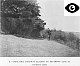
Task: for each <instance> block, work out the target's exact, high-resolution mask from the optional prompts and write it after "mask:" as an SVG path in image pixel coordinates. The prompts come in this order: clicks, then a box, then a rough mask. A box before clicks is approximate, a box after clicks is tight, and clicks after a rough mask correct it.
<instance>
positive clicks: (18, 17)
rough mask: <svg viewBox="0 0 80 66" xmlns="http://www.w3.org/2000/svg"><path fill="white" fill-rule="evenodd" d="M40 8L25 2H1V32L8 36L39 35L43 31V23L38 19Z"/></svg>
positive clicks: (16, 0)
mask: <svg viewBox="0 0 80 66" xmlns="http://www.w3.org/2000/svg"><path fill="white" fill-rule="evenodd" d="M39 8H40V6H38V4H37V3H34V4H31V3H28V1H25V0H21V1H20V0H5V1H3V0H2V1H1V11H2V12H1V18H2V21H1V24H2V30H3V31H4V32H7V33H10V34H21V35H31V34H32V35H33V34H34V35H36V32H37V31H38V32H37V33H38V35H39V32H40V31H41V30H43V29H44V25H45V23H44V21H43V20H42V19H40V18H39V16H41V15H40V10H39Z"/></svg>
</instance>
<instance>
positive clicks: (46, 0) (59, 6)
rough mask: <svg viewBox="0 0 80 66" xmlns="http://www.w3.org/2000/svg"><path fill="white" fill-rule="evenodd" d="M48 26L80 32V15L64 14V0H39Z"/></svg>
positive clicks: (42, 14)
mask: <svg viewBox="0 0 80 66" xmlns="http://www.w3.org/2000/svg"><path fill="white" fill-rule="evenodd" d="M38 2H39V5H40V6H41V8H42V9H41V18H42V19H43V20H45V22H46V23H47V25H46V26H45V27H46V28H50V29H54V28H56V29H57V30H60V29H61V30H64V31H73V32H80V16H66V17H65V16H64V0H38Z"/></svg>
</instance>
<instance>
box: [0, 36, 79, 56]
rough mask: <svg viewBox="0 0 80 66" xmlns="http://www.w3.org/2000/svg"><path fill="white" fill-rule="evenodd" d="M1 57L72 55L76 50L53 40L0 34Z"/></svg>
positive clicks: (75, 54) (75, 53)
mask: <svg viewBox="0 0 80 66" xmlns="http://www.w3.org/2000/svg"><path fill="white" fill-rule="evenodd" d="M0 40H1V41H0V56H2V57H74V56H77V55H78V52H77V51H76V50H73V49H71V48H69V47H68V46H65V45H62V44H60V43H57V42H55V41H48V40H46V39H45V40H32V39H25V38H18V37H15V36H12V35H0Z"/></svg>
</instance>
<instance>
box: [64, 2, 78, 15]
mask: <svg viewBox="0 0 80 66" xmlns="http://www.w3.org/2000/svg"><path fill="white" fill-rule="evenodd" d="M65 9H66V10H67V11H68V12H70V13H75V12H76V11H78V10H79V6H78V5H77V4H75V3H70V4H68V5H67V6H66V7H65Z"/></svg>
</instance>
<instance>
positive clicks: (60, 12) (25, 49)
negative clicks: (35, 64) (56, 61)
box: [0, 0, 80, 57]
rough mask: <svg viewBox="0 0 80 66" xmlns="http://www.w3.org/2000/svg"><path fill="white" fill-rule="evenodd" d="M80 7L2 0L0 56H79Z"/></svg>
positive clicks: (54, 0)
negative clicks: (77, 14) (78, 14)
mask: <svg viewBox="0 0 80 66" xmlns="http://www.w3.org/2000/svg"><path fill="white" fill-rule="evenodd" d="M64 9H65V11H66V12H67V13H71V14H76V13H77V12H80V5H78V4H77V3H74V2H71V3H69V4H67V5H66V6H64V0H1V6H0V57H80V16H69V15H68V16H64Z"/></svg>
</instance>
